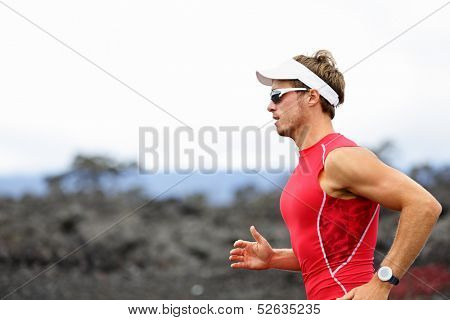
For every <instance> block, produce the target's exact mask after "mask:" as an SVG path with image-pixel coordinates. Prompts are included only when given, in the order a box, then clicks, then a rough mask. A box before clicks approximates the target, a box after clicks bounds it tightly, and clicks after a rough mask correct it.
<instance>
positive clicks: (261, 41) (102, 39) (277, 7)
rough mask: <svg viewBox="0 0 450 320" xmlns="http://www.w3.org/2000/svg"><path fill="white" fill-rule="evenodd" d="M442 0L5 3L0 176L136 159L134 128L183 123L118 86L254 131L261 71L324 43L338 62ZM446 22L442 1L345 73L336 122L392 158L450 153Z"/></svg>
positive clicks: (367, 50)
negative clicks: (392, 148) (83, 157)
mask: <svg viewBox="0 0 450 320" xmlns="http://www.w3.org/2000/svg"><path fill="white" fill-rule="evenodd" d="M2 3H4V4H6V5H8V6H10V7H11V8H12V9H14V10H16V11H17V12H19V13H20V14H21V15H23V16H25V17H26V18H27V19H29V20H31V21H33V22H34V23H36V24H37V25H38V26H40V27H41V28H43V29H45V30H46V31H47V32H49V33H50V34H51V35H53V36H54V37H56V38H58V39H59V40H61V41H63V42H64V43H66V44H67V45H68V46H70V47H71V48H73V49H74V50H76V51H77V52H79V53H80V54H82V55H84V56H85V57H86V58H88V59H90V60H91V61H92V62H94V63H95V64H97V65H98V66H99V67H100V68H102V69H103V70H105V71H107V72H109V73H110V74H111V75H113V76H114V77H116V79H113V78H112V77H111V76H109V75H107V74H106V73H105V72H103V71H101V70H100V69H99V68H97V67H95V66H93V65H92V64H91V63H89V62H87V61H86V60H85V59H83V58H81V57H80V56H79V55H77V54H76V53H74V52H73V51H71V50H69V49H68V48H66V47H64V46H63V45H62V44H61V43H59V42H58V41H56V40H55V39H54V38H52V37H51V36H49V35H48V34H46V33H44V32H43V31H42V30H39V29H38V28H37V27H36V26H34V25H33V24H31V23H30V22H29V21H26V20H24V18H23V17H20V16H19V15H18V14H17V13H15V12H13V11H12V10H11V9H10V8H7V7H6V6H5V5H4V4H2ZM444 4H445V2H443V1H416V2H411V1H376V2H375V1H373V2H361V1H347V2H345V3H343V2H341V1H339V2H337V1H314V2H313V1H276V2H275V1H258V2H250V1H245V2H244V1H221V2H217V1H111V0H108V1H80V0H77V1H10V0H5V1H1V2H0V43H1V49H0V87H1V89H0V106H1V111H2V112H1V117H0V139H1V140H0V154H1V155H2V159H1V161H0V174H2V175H10V174H18V173H37V172H44V171H49V170H50V171H52V170H59V169H61V168H64V167H65V166H66V165H67V164H68V163H69V162H70V160H71V159H72V157H73V155H75V154H77V153H79V152H86V153H96V154H103V153H104V154H108V155H112V156H116V157H119V158H123V159H133V160H137V159H138V142H139V141H138V128H139V127H140V126H148V127H155V128H161V127H162V126H168V127H171V128H175V127H177V126H180V125H181V124H180V123H179V122H178V121H177V120H175V119H174V118H172V117H171V116H169V115H168V114H166V113H164V112H162V111H161V110H159V109H158V108H156V107H155V106H154V105H152V104H151V103H149V102H148V101H147V100H146V99H144V98H142V97H141V96H139V95H138V94H136V92H133V91H132V90H131V89H130V88H128V87H126V86H125V85H124V84H126V85H128V86H129V87H131V88H133V90H135V91H137V92H139V93H141V94H142V95H144V96H145V97H146V98H148V99H150V100H151V101H153V102H155V103H156V104H158V105H159V106H160V107H161V108H163V109H165V110H166V111H167V112H168V113H170V114H172V115H173V116H175V117H176V118H178V119H180V120H181V121H182V122H184V123H186V124H188V125H189V126H191V127H192V128H194V130H198V129H199V128H200V127H202V126H214V127H219V126H240V127H242V126H261V125H263V124H265V123H266V122H267V121H270V119H271V115H270V114H269V113H268V112H267V111H266V106H267V103H268V88H267V87H264V86H262V85H260V84H259V83H258V82H257V81H256V77H255V70H256V69H257V68H260V67H270V66H273V65H274V64H276V63H277V62H279V61H283V60H285V59H286V58H289V57H292V56H294V55H297V54H312V53H314V51H316V50H318V49H328V50H330V51H331V52H332V53H333V55H334V57H335V59H336V60H337V64H338V67H339V68H340V70H342V71H343V70H346V69H348V68H350V67H352V66H353V65H354V64H355V63H357V62H358V61H360V60H361V59H362V58H364V57H366V56H367V55H369V54H371V53H372V52H373V51H374V50H376V49H377V48H379V47H380V46H382V45H384V44H386V43H387V42H388V41H390V40H391V39H393V38H394V37H395V36H397V35H399V34H400V33H402V32H403V31H405V30H406V29H408V28H409V27H411V26H412V25H414V24H415V23H417V22H418V21H420V20H421V19H423V18H424V17H426V16H427V15H429V14H430V13H432V12H433V11H435V10H436V9H438V8H439V7H441V6H442V5H444ZM449 18H450V5H448V6H446V7H444V8H443V9H442V10H440V11H438V12H436V13H435V14H434V15H432V16H430V17H429V18H428V19H426V20H425V21H423V22H422V23H420V24H419V25H417V26H416V27H414V28H413V29H411V30H410V31H408V32H406V33H405V34H404V35H402V36H400V37H399V38H398V39H396V40H394V41H392V42H391V43H390V44H388V45H387V46H386V47H384V48H382V49H381V50H379V51H378V52H376V53H374V54H373V55H372V56H370V57H368V58H367V59H366V60H364V61H362V62H361V63H360V64H359V65H357V66H355V67H354V68H352V69H351V70H349V71H348V72H346V73H345V80H346V84H347V85H346V97H345V103H344V105H343V106H342V108H339V109H338V110H337V115H336V118H335V120H333V123H334V128H335V130H336V131H337V132H340V133H342V134H344V135H346V136H347V137H348V138H350V139H352V140H354V141H355V142H357V143H359V144H361V145H365V146H375V145H377V144H379V143H381V142H382V141H384V140H386V139H390V140H393V141H394V142H395V143H396V144H397V147H398V152H397V153H396V156H397V163H399V164H402V165H404V164H406V163H408V164H409V163H416V162H424V161H432V162H435V163H442V162H449V161H450V148H449V143H448V138H449V137H450V123H449V119H450V98H449V97H450V95H449V88H450V77H449V74H450V60H449V57H450V41H449V39H450V19H449ZM117 79H119V80H120V81H122V83H119V81H118V80H117ZM269 126H273V124H272V123H270V124H269ZM273 141H274V146H275V147H274V149H273V152H275V153H280V154H281V153H283V152H287V150H288V148H286V143H284V144H280V146H279V148H278V147H276V146H277V141H278V140H273ZM277 148H278V149H277ZM217 150H219V155H220V156H221V157H222V156H224V154H225V149H224V147H223V146H219V147H218V148H217Z"/></svg>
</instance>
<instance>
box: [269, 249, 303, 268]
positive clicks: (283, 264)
mask: <svg viewBox="0 0 450 320" xmlns="http://www.w3.org/2000/svg"><path fill="white" fill-rule="evenodd" d="M273 251H274V255H273V256H272V258H271V260H270V264H269V269H280V270H286V271H297V272H298V271H301V270H300V265H299V263H298V259H297V257H296V256H295V254H294V251H293V250H292V249H273Z"/></svg>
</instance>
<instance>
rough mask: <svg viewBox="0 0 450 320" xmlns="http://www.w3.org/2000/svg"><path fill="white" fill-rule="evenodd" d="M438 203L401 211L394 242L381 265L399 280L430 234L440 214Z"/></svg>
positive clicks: (411, 207) (406, 208)
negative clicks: (390, 270) (386, 267)
mask: <svg viewBox="0 0 450 320" xmlns="http://www.w3.org/2000/svg"><path fill="white" fill-rule="evenodd" d="M441 210H442V208H441V206H440V205H439V203H433V202H431V204H429V205H420V206H410V207H405V208H403V209H402V211H401V213H400V219H399V224H398V227H397V233H396V235H395V239H394V242H393V244H392V246H391V249H390V250H389V253H388V254H387V256H386V257H385V259H384V260H383V262H382V263H381V265H382V266H389V267H390V268H391V269H392V272H393V274H394V275H395V276H396V277H397V278H399V279H400V278H401V277H402V276H403V275H404V274H405V273H406V272H407V271H408V269H409V267H410V266H411V264H412V263H413V262H414V260H415V259H416V257H417V256H418V255H419V253H420V251H421V250H422V248H423V246H424V245H425V242H426V241H427V239H428V237H429V236H430V234H431V231H432V229H433V226H434V225H435V223H436V221H437V219H438V217H439V215H440V213H441Z"/></svg>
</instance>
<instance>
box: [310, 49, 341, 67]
mask: <svg viewBox="0 0 450 320" xmlns="http://www.w3.org/2000/svg"><path fill="white" fill-rule="evenodd" d="M314 58H315V59H317V61H318V62H319V63H326V64H329V65H330V66H332V67H336V61H335V60H334V58H333V55H332V54H331V52H330V51H328V50H319V51H317V52H316V54H315V55H314Z"/></svg>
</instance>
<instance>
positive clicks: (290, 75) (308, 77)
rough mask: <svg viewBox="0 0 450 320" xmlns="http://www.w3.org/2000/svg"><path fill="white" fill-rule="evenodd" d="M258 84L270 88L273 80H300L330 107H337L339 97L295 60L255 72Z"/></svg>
mask: <svg viewBox="0 0 450 320" xmlns="http://www.w3.org/2000/svg"><path fill="white" fill-rule="evenodd" d="M256 77H257V78H258V80H259V82H261V83H262V84H264V85H266V86H271V85H272V81H273V80H296V79H298V80H300V81H301V82H302V83H304V84H305V85H307V86H308V87H310V88H311V89H316V90H317V91H318V92H319V94H320V95H321V96H322V97H324V98H325V99H326V100H327V101H328V102H329V103H330V104H331V105H333V106H334V107H337V106H338V104H339V96H338V94H337V93H336V91H334V90H333V89H332V88H331V87H330V86H329V85H328V84H327V83H326V82H325V81H323V80H322V79H321V78H319V77H318V76H317V75H316V74H315V73H314V72H312V71H311V70H309V69H308V68H307V67H305V66H304V65H303V64H301V63H300V62H297V61H296V60H295V59H289V60H286V61H285V62H283V63H282V64H280V65H279V66H278V67H276V68H273V69H267V70H262V71H256Z"/></svg>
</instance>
